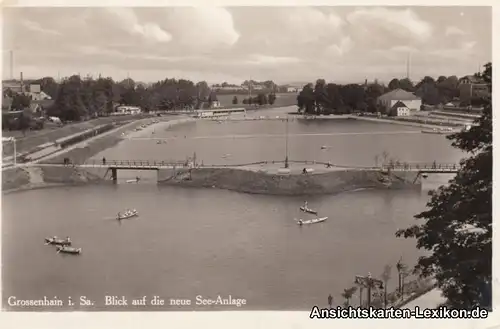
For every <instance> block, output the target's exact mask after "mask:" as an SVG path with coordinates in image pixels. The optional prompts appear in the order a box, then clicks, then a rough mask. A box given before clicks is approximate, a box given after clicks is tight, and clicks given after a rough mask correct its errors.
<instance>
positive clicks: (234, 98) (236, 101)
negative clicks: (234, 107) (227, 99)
mask: <svg viewBox="0 0 500 329" xmlns="http://www.w3.org/2000/svg"><path fill="white" fill-rule="evenodd" d="M233 104H238V97H236V96H234V97H233Z"/></svg>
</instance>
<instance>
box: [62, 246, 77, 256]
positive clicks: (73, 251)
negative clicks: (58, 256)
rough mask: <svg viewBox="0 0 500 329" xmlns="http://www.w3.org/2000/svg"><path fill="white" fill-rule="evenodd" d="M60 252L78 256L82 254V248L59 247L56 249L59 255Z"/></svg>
mask: <svg viewBox="0 0 500 329" xmlns="http://www.w3.org/2000/svg"><path fill="white" fill-rule="evenodd" d="M60 252H62V253H65V254H74V255H79V254H81V253H82V248H73V247H66V246H61V247H58V248H57V253H60Z"/></svg>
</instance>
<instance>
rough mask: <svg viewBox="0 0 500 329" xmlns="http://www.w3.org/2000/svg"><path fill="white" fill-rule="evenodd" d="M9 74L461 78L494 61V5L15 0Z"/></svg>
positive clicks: (7, 26) (6, 62) (7, 46)
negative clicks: (54, 0)
mask: <svg viewBox="0 0 500 329" xmlns="http://www.w3.org/2000/svg"><path fill="white" fill-rule="evenodd" d="M3 14H4V17H3V48H2V49H3V52H2V53H3V61H2V62H3V66H2V75H3V78H4V79H6V78H10V50H12V52H13V58H14V61H13V62H14V76H15V77H19V72H23V75H24V77H25V78H39V77H43V76H52V77H54V78H57V77H58V76H60V77H64V76H69V75H72V74H78V73H80V74H81V75H87V74H90V75H93V76H94V77H96V76H97V75H98V74H99V73H101V74H102V75H103V76H111V77H113V78H114V79H115V80H122V79H125V78H126V77H127V76H130V78H132V79H134V80H136V81H144V82H153V81H157V80H161V79H165V78H185V79H190V80H193V81H201V80H205V81H207V82H209V83H221V82H223V81H226V82H229V83H236V84H240V83H241V82H243V81H244V80H247V79H253V80H259V81H262V80H273V81H275V82H277V83H280V84H284V83H293V82H309V81H311V82H312V81H315V80H316V79H319V78H323V79H325V80H327V81H332V82H337V83H357V82H364V81H365V79H368V81H373V80H374V79H378V80H379V81H382V82H388V81H390V80H391V79H392V78H404V77H406V71H407V60H408V58H410V78H411V79H412V80H413V81H419V80H420V79H421V78H422V77H424V76H426V75H430V76H433V77H436V78H437V77H438V76H440V75H445V76H449V75H457V76H459V77H460V76H463V75H467V74H473V73H474V72H477V71H478V69H479V67H480V66H482V65H483V64H485V63H486V62H489V61H491V59H492V41H491V40H492V18H491V16H492V15H491V8H489V7H458V6H456V7H208V6H206V7H158V8H151V7H144V8H134V7H94V8H89V7H80V8H77V7H73V8H71V7H66V8H65V7H57V8H56V7H30V8H28V7H24V8H22V7H11V8H4V9H3Z"/></svg>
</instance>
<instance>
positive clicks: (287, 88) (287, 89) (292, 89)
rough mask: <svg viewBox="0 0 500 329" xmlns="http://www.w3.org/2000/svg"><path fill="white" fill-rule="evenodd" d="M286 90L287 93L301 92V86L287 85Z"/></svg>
mask: <svg viewBox="0 0 500 329" xmlns="http://www.w3.org/2000/svg"><path fill="white" fill-rule="evenodd" d="M286 92H287V93H298V92H299V88H297V87H286Z"/></svg>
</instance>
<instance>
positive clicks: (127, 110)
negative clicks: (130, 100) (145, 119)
mask: <svg viewBox="0 0 500 329" xmlns="http://www.w3.org/2000/svg"><path fill="white" fill-rule="evenodd" d="M116 112H117V113H120V114H139V113H141V112H142V110H141V108H140V107H138V106H127V105H121V106H118V107H117V108H116Z"/></svg>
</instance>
